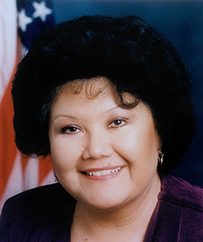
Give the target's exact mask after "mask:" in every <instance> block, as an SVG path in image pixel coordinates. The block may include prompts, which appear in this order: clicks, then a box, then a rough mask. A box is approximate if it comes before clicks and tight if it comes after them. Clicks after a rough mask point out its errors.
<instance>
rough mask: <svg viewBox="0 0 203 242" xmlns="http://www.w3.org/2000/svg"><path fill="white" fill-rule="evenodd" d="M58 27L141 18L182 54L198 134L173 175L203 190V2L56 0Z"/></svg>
mask: <svg viewBox="0 0 203 242" xmlns="http://www.w3.org/2000/svg"><path fill="white" fill-rule="evenodd" d="M54 9H55V19H56V22H57V23H60V22H62V21H65V20H69V19H72V18H76V17H80V16H82V15H95V14H102V15H109V16H127V15H136V16H139V17H142V18H143V19H144V20H145V21H146V22H147V23H148V24H149V25H150V26H152V27H153V28H154V29H155V30H157V31H158V32H159V33H161V34H162V35H163V36H165V37H166V38H168V39H169V40H170V41H171V42H172V43H173V45H174V46H175V48H176V49H177V50H178V51H179V53H180V55H181V57H182V60H183V62H184V63H185V65H186V68H187V70H188V72H189V76H190V78H191V80H192V91H193V102H194V105H195V114H196V116H197V134H196V137H195V140H194V142H193V143H192V145H191V147H190V149H189V151H188V152H187V154H186V155H185V157H184V159H183V162H182V164H181V166H179V167H178V168H177V169H175V171H174V172H173V174H175V175H177V176H179V177H182V178H184V179H186V180H188V181H189V182H191V183H192V184H197V185H200V186H202V187H203V95H202V93H203V1H196V0H191V1H183V0H182V1H181V0H179V1H172V0H171V1H170V0H165V1H154V0H148V1H147V0H143V1H141V0H140V1H136V0H134V1H133V0H130V1H125V0H123V1H121V0H118V1H115V0H103V1H96V0H92V1H91V0H80V1H78V0H54Z"/></svg>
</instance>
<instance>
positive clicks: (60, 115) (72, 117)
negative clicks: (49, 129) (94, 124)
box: [53, 106, 122, 121]
mask: <svg viewBox="0 0 203 242" xmlns="http://www.w3.org/2000/svg"><path fill="white" fill-rule="evenodd" d="M118 108H121V107H120V106H115V107H113V108H110V109H108V110H105V111H104V113H109V112H111V111H113V110H115V109H118ZM121 109H122V108H121ZM59 117H65V118H71V119H75V120H79V119H78V118H77V117H75V116H73V115H69V114H59V115H57V116H56V117H55V118H54V119H53V121H55V120H56V119H57V118H59Z"/></svg>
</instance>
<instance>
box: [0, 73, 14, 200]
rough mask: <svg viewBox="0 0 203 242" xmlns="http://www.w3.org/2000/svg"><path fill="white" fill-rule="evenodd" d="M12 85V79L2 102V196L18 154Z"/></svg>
mask: <svg viewBox="0 0 203 242" xmlns="http://www.w3.org/2000/svg"><path fill="white" fill-rule="evenodd" d="M14 73H15V71H14V72H13V75H14ZM12 79H13V76H12ZM12 79H11V80H12ZM11 86H12V82H11V81H10V82H9V85H8V87H7V89H6V90H5V93H4V96H3V99H2V102H1V104H0V130H1V131H0V154H1V156H0V167H1V169H0V198H1V196H2V194H3V192H4V190H5V187H6V184H7V181H8V179H9V175H10V173H11V170H12V168H13V164H14V161H15V158H16V154H17V148H16V145H15V133H14V129H13V114H14V111H13V103H12V97H11Z"/></svg>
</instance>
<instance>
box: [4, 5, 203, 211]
mask: <svg viewBox="0 0 203 242" xmlns="http://www.w3.org/2000/svg"><path fill="white" fill-rule="evenodd" d="M96 14H102V15H109V16H127V15H136V16H139V17H141V18H143V19H144V20H145V21H146V22H147V24H148V25H150V26H152V27H153V28H154V29H155V30H157V31H158V32H159V33H160V34H162V35H163V36H165V37H166V38H167V39H169V40H170V41H171V42H172V44H173V45H174V47H175V48H176V49H177V50H178V52H179V54H180V56H181V58H182V60H183V62H184V64H185V66H186V69H187V71H188V73H189V77H190V79H191V82H192V99H193V103H194V112H195V115H196V117H197V123H196V126H197V134H196V136H195V139H194V141H193V142H192V144H191V147H190V149H189V150H188V152H187V153H186V155H185V156H184V158H183V161H182V163H181V165H180V167H178V168H176V169H175V170H174V171H173V172H172V173H173V174H174V175H176V176H178V177H181V178H184V179H186V180H187V181H189V182H191V183H192V184H195V185H199V186H202V187H203V95H202V93H203V1H202V0H190V1H189V0H0V211H1V208H2V206H3V204H4V202H5V201H6V200H7V199H8V198H9V197H11V196H13V195H15V194H17V193H19V192H22V191H24V190H28V189H31V188H34V187H37V186H42V185H46V184H50V183H53V182H56V179H55V177H54V174H53V170H52V163H51V160H50V159H49V158H48V159H43V158H42V157H39V158H33V157H32V158H30V157H24V156H22V155H21V154H20V152H19V151H18V150H17V147H16V146H15V142H14V139H15V134H14V130H13V124H12V120H13V108H12V99H11V86H12V85H11V83H12V79H13V76H14V73H15V71H16V67H17V64H18V63H19V61H20V60H21V59H22V58H23V55H24V53H25V52H26V51H27V50H28V49H29V47H30V45H31V42H32V41H33V39H34V38H35V36H36V34H39V33H40V32H42V31H43V29H44V28H46V27H49V26H51V25H53V24H54V23H60V22H62V21H66V20H70V19H73V18H77V17H80V16H83V15H96Z"/></svg>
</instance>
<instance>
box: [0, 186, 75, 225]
mask: <svg viewBox="0 0 203 242" xmlns="http://www.w3.org/2000/svg"><path fill="white" fill-rule="evenodd" d="M74 206H75V200H74V199H73V198H72V197H71V196H70V195H69V194H68V193H67V192H66V191H65V190H64V188H63V187H62V186H61V185H60V184H59V183H56V184H52V185H47V186H42V187H38V188H34V189H31V190H28V191H25V192H22V193H20V194H18V195H15V196H13V197H11V198H9V199H8V200H7V201H6V203H5V205H4V207H3V210H2V216H1V223H8V222H11V221H13V220H17V219H20V218H23V217H32V216H35V217H36V216H38V215H39V216H40V217H43V216H46V217H47V216H48V217H55V216H57V214H58V215H59V214H60V215H61V214H64V209H65V208H69V209H67V210H68V211H71V212H72V210H73V209H74ZM60 215H59V216H60Z"/></svg>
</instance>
